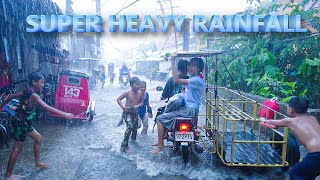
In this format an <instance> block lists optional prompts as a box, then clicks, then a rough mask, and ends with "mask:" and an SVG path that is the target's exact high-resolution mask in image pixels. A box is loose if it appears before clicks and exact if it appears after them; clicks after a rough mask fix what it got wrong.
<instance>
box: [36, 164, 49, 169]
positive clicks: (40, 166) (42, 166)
mask: <svg viewBox="0 0 320 180" xmlns="http://www.w3.org/2000/svg"><path fill="white" fill-rule="evenodd" d="M48 167H49V166H48V164H45V163H39V164H36V170H42V169H47V168H48Z"/></svg>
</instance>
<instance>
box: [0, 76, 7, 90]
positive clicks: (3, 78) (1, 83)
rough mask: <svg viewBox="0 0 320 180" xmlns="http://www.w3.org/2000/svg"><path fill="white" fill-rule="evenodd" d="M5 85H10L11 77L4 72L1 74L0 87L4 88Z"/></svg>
mask: <svg viewBox="0 0 320 180" xmlns="http://www.w3.org/2000/svg"><path fill="white" fill-rule="evenodd" d="M5 86H9V77H8V74H2V75H1V76H0V88H3V87H5Z"/></svg>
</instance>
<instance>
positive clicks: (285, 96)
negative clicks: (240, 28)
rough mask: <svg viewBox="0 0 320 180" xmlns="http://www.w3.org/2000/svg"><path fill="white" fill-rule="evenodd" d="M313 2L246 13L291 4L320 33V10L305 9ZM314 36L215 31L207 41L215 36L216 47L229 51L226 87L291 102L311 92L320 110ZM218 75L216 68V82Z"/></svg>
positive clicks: (319, 48)
mask: <svg viewBox="0 0 320 180" xmlns="http://www.w3.org/2000/svg"><path fill="white" fill-rule="evenodd" d="M254 1H255V0H248V2H251V3H252V2H254ZM309 2H310V0H303V1H302V2H301V3H299V4H293V3H290V4H286V5H280V4H275V3H271V2H270V1H267V2H262V3H261V5H260V6H258V7H257V8H248V9H247V10H246V11H244V12H243V13H242V14H243V15H245V14H247V13H256V14H268V13H269V12H274V11H278V10H284V9H286V8H291V9H292V13H291V14H292V15H293V14H296V15H297V14H299V15H301V17H302V19H303V20H304V21H306V22H309V24H311V25H312V26H313V27H314V28H315V29H317V30H318V31H320V18H319V17H316V16H315V14H317V13H319V10H318V9H312V10H308V11H305V10H304V8H302V6H305V5H306V4H308V3H309ZM258 3H260V2H258ZM240 14H241V13H240ZM309 35H310V32H309V33H265V34H263V33H237V34H231V33H226V34H218V33H213V34H210V35H207V36H205V38H204V39H208V38H210V39H214V40H215V41H214V43H213V45H212V46H211V47H210V48H211V49H215V50H217V49H219V50H220V49H222V50H225V52H226V53H225V54H223V55H221V56H220V59H219V61H218V69H219V78H218V84H219V85H220V86H227V87H230V88H232V89H240V90H242V91H245V92H249V93H252V94H257V95H261V96H265V97H269V98H270V97H274V96H277V97H278V98H279V99H280V100H281V101H283V102H288V100H290V98H291V97H292V96H296V95H301V96H306V97H307V98H308V99H309V102H310V106H311V107H315V108H319V105H320V82H319V79H320V54H319V52H320V38H319V37H317V36H309ZM307 36H309V37H307ZM209 64H210V67H211V69H213V68H214V65H213V60H209ZM213 77H214V72H211V74H210V75H209V82H213V79H214V78H213Z"/></svg>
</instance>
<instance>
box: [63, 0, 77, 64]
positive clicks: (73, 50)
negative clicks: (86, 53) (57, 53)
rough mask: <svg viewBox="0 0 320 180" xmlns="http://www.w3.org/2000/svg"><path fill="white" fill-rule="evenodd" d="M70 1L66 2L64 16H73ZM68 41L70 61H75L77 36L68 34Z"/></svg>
mask: <svg viewBox="0 0 320 180" xmlns="http://www.w3.org/2000/svg"><path fill="white" fill-rule="evenodd" d="M72 4H73V2H72V0H66V10H65V11H66V12H65V13H66V15H74V11H73V9H72ZM67 41H68V46H67V47H68V50H69V51H71V59H72V60H74V59H76V58H77V57H76V55H78V45H77V44H78V42H77V35H76V34H75V33H72V32H70V36H68V38H67Z"/></svg>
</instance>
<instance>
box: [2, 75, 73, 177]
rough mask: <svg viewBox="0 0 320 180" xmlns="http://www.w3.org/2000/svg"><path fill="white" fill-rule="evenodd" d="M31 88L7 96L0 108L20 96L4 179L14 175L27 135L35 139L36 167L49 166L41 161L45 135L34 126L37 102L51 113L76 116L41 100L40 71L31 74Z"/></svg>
mask: <svg viewBox="0 0 320 180" xmlns="http://www.w3.org/2000/svg"><path fill="white" fill-rule="evenodd" d="M29 86H30V88H29V89H26V90H24V91H23V92H19V93H16V94H13V95H11V96H9V97H8V98H6V99H5V100H4V101H3V102H2V104H0V108H2V107H3V106H4V105H5V104H6V103H8V102H9V101H10V100H12V99H14V98H20V104H19V106H18V107H17V109H16V113H17V114H16V116H15V117H14V118H13V122H12V125H13V136H14V139H15V143H14V148H13V151H12V152H11V155H10V158H9V163H8V167H7V171H6V173H5V177H4V179H8V178H10V177H11V176H12V170H13V167H14V165H15V163H16V161H17V158H18V155H19V154H20V152H21V151H22V147H23V142H24V141H25V139H26V137H27V136H29V137H32V138H33V139H34V141H35V142H34V158H35V167H36V169H45V168H48V164H45V163H41V162H40V145H41V142H42V141H43V137H42V136H41V135H40V134H39V133H38V132H37V131H36V130H35V129H34V128H33V127H32V121H33V119H34V117H35V115H36V114H35V110H34V107H35V104H38V105H39V106H41V107H42V108H43V109H45V110H46V111H48V112H50V113H54V114H59V115H61V116H64V117H65V118H67V119H72V118H74V115H73V114H71V113H66V112H63V111H60V110H58V109H55V108H53V107H51V106H49V105H47V104H46V103H45V102H44V101H42V100H41V98H40V96H39V95H38V94H37V93H39V92H40V91H41V90H42V88H43V86H44V78H43V76H42V75H41V74H39V73H38V72H34V73H31V74H30V75H29Z"/></svg>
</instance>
